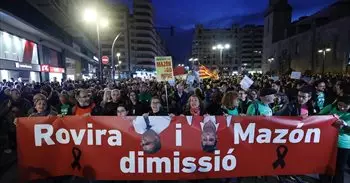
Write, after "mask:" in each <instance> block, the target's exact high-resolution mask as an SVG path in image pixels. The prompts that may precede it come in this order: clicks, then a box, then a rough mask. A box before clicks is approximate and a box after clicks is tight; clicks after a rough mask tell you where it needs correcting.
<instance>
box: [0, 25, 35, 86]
mask: <svg viewBox="0 0 350 183" xmlns="http://www.w3.org/2000/svg"><path fill="white" fill-rule="evenodd" d="M39 72H40V65H39V60H38V46H37V44H36V43H34V42H32V41H29V40H26V39H23V38H20V37H18V36H15V35H13V34H10V33H7V32H5V31H1V30H0V79H1V80H4V79H5V80H7V81H9V80H10V79H11V78H13V79H14V80H17V81H24V82H32V81H35V82H40V74H39Z"/></svg>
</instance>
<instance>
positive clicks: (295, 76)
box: [290, 72, 301, 79]
mask: <svg viewBox="0 0 350 183" xmlns="http://www.w3.org/2000/svg"><path fill="white" fill-rule="evenodd" d="M290 78H292V79H300V78H301V72H292V74H290Z"/></svg>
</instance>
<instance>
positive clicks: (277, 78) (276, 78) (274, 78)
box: [271, 76, 280, 82]
mask: <svg viewBox="0 0 350 183" xmlns="http://www.w3.org/2000/svg"><path fill="white" fill-rule="evenodd" d="M271 79H272V80H273V81H275V82H276V81H278V80H280V77H278V76H272V77H271Z"/></svg>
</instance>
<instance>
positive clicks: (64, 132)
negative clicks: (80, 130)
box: [56, 128, 70, 144]
mask: <svg viewBox="0 0 350 183" xmlns="http://www.w3.org/2000/svg"><path fill="white" fill-rule="evenodd" d="M63 136H64V137H63ZM56 139H57V142H59V143H61V144H68V143H69V141H70V137H69V132H68V131H67V130H66V129H64V128H61V129H59V130H57V132H56Z"/></svg>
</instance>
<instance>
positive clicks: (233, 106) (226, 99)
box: [220, 91, 241, 116]
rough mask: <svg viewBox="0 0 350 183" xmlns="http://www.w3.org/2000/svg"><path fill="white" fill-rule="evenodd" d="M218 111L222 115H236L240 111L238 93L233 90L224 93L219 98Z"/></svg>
mask: <svg viewBox="0 0 350 183" xmlns="http://www.w3.org/2000/svg"><path fill="white" fill-rule="evenodd" d="M221 104H222V105H221V110H220V112H221V113H222V114H224V115H230V116H238V115H239V114H240V113H241V111H240V110H239V108H238V106H239V100H238V94H237V92H234V91H229V92H227V93H225V95H224V96H223V97H222V100H221Z"/></svg>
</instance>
